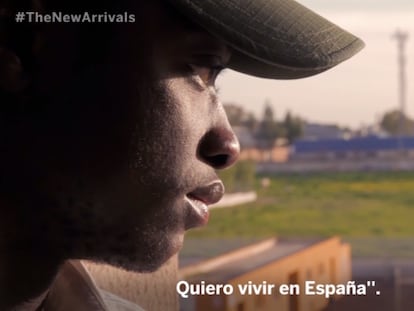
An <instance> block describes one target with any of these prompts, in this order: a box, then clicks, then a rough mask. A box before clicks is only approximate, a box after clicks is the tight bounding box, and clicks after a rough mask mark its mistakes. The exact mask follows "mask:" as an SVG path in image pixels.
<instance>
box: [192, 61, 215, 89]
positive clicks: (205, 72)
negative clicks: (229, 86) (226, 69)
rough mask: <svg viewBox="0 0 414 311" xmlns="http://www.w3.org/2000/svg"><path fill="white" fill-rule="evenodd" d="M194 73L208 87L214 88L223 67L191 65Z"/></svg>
mask: <svg viewBox="0 0 414 311" xmlns="http://www.w3.org/2000/svg"><path fill="white" fill-rule="evenodd" d="M190 67H191V69H192V70H193V73H194V74H196V75H198V76H199V77H200V79H201V80H203V82H204V83H205V84H206V85H208V86H214V83H215V81H216V78H217V76H218V75H219V73H220V71H222V70H223V67H222V66H207V65H194V64H190Z"/></svg>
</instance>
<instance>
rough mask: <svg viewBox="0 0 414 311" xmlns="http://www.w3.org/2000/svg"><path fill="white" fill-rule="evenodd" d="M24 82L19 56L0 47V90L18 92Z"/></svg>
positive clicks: (23, 86)
mask: <svg viewBox="0 0 414 311" xmlns="http://www.w3.org/2000/svg"><path fill="white" fill-rule="evenodd" d="M26 84H27V83H26V79H25V78H24V74H23V67H22V63H21V61H20V59H19V57H17V55H16V54H14V53H13V52H11V51H10V50H7V49H5V48H2V47H0V91H3V92H9V93H15V92H19V91H21V90H23V89H24V88H25V86H26Z"/></svg>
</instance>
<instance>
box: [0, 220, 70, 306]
mask: <svg viewBox="0 0 414 311" xmlns="http://www.w3.org/2000/svg"><path fill="white" fill-rule="evenodd" d="M0 225H3V224H1V223H0ZM2 227H3V228H2V229H4V228H7V225H6V226H2ZM0 228H1V227H0ZM23 230H24V229H23ZM16 235H17V234H16V232H13V231H9V232H7V231H4V230H1V231H0V254H1V255H0V293H1V295H0V296H1V299H0V310H18V311H33V310H36V309H37V308H38V307H39V306H40V305H41V303H42V300H43V299H44V297H45V296H46V294H47V292H48V290H49V287H50V286H51V284H52V282H53V280H54V278H55V276H56V274H57V271H58V269H59V266H60V265H61V263H62V262H63V261H62V260H59V259H58V258H59V257H57V256H54V255H53V253H51V252H50V249H53V248H52V247H49V249H48V247H47V246H45V244H44V243H41V242H40V243H39V242H37V243H36V241H34V240H33V239H32V238H30V237H20V238H16Z"/></svg>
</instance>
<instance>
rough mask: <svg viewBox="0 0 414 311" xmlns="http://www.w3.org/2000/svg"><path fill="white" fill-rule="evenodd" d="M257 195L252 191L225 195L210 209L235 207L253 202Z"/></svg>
mask: <svg viewBox="0 0 414 311" xmlns="http://www.w3.org/2000/svg"><path fill="white" fill-rule="evenodd" d="M256 199H257V194H256V192H254V191H249V192H238V193H229V194H225V195H224V197H223V198H222V199H221V200H220V202H218V203H216V204H213V205H212V206H211V207H210V208H218V207H231V206H235V205H240V204H245V203H250V202H254V201H256Z"/></svg>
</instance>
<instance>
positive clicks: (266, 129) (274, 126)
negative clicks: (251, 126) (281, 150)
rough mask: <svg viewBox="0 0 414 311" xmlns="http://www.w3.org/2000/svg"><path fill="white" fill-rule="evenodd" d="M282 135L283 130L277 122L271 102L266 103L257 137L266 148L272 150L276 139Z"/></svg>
mask: <svg viewBox="0 0 414 311" xmlns="http://www.w3.org/2000/svg"><path fill="white" fill-rule="evenodd" d="M281 134H282V133H281V128H280V125H279V124H278V123H277V122H276V120H275V117H274V113H273V108H272V106H271V104H270V102H269V101H266V102H265V107H264V110H263V117H262V120H261V121H260V123H259V126H258V130H257V134H256V137H257V138H258V139H259V140H260V141H261V142H262V143H263V144H264V147H265V148H271V147H273V144H274V142H275V140H276V138H278V137H281V136H282V135H281Z"/></svg>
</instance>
